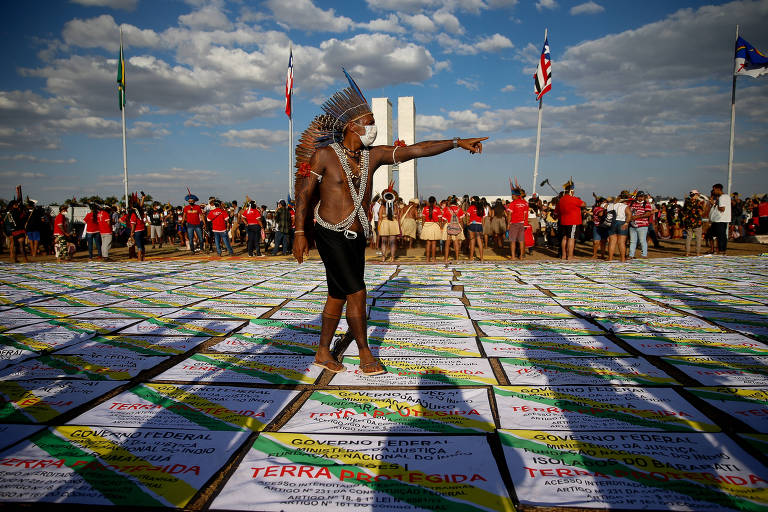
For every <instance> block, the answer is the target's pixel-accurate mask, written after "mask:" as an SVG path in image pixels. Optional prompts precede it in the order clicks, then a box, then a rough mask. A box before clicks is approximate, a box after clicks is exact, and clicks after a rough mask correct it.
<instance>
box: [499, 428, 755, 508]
mask: <svg viewBox="0 0 768 512" xmlns="http://www.w3.org/2000/svg"><path fill="white" fill-rule="evenodd" d="M499 438H500V440H501V444H502V447H503V449H504V456H505V458H506V460H507V467H508V468H509V472H510V475H511V477H512V481H513V483H514V486H515V492H516V494H517V497H518V499H519V500H520V502H521V503H523V504H526V505H535V506H538V507H558V506H567V507H586V508H605V509H612V510H614V509H633V510H696V511H712V512H720V511H723V510H751V511H758V510H766V508H768V481H767V480H768V474H766V473H767V472H766V469H765V467H764V466H763V465H762V464H760V463H759V462H757V461H756V460H755V459H754V458H752V457H751V456H750V455H749V454H748V453H747V452H745V451H744V450H743V449H742V448H740V447H739V446H738V445H737V444H736V443H735V442H734V441H732V440H731V439H730V438H729V437H728V436H727V435H726V434H721V433H716V434H709V433H671V432H664V433H656V432H621V431H619V432H617V431H612V432H547V431H541V430H500V431H499Z"/></svg>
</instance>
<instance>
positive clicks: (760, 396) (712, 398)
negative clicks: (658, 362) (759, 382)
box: [685, 387, 768, 434]
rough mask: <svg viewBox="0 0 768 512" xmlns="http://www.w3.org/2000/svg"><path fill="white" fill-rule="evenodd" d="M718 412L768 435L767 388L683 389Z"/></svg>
mask: <svg viewBox="0 0 768 512" xmlns="http://www.w3.org/2000/svg"><path fill="white" fill-rule="evenodd" d="M685 389H686V390H687V391H689V392H690V393H692V394H693V395H695V396H697V397H699V398H701V399H702V400H704V401H706V402H708V403H710V404H711V405H712V406H713V407H715V408H716V409H717V410H718V411H722V412H724V413H726V414H729V415H731V416H733V417H734V418H736V419H738V420H740V421H743V422H744V423H746V424H747V425H749V426H750V427H752V428H753V429H755V430H757V431H758V432H762V433H764V434H765V433H768V387H760V388H733V387H709V388H685Z"/></svg>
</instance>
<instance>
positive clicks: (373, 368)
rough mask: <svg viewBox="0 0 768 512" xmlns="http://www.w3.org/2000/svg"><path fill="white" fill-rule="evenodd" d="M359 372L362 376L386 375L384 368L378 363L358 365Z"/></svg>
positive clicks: (371, 362)
mask: <svg viewBox="0 0 768 512" xmlns="http://www.w3.org/2000/svg"><path fill="white" fill-rule="evenodd" d="M360 370H361V371H362V372H363V375H381V374H383V373H387V370H385V369H384V366H382V364H381V363H380V362H378V361H370V362H367V363H360Z"/></svg>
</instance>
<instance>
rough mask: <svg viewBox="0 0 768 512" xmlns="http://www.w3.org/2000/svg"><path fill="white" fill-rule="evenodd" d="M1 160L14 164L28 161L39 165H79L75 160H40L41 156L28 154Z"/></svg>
mask: <svg viewBox="0 0 768 512" xmlns="http://www.w3.org/2000/svg"><path fill="white" fill-rule="evenodd" d="M0 160H10V161H14V162H18V161H22V160H24V161H27V162H34V163H38V164H56V165H58V164H74V163H77V159H75V158H66V159H50V158H40V157H39V156H35V155H27V154H21V153H18V154H15V155H3V156H0Z"/></svg>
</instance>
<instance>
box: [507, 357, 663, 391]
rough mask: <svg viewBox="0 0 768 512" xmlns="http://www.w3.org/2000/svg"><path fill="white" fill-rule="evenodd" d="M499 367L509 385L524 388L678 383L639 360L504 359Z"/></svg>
mask: <svg viewBox="0 0 768 512" xmlns="http://www.w3.org/2000/svg"><path fill="white" fill-rule="evenodd" d="M499 362H501V367H502V368H503V370H504V373H505V374H506V375H507V379H509V383H510V384H511V385H513V386H514V385H526V386H534V385H535V386H563V385H569V384H573V385H584V386H606V385H618V384H624V385H637V386H670V385H675V384H678V382H677V381H676V380H675V379H673V378H672V377H670V376H669V375H667V374H666V373H665V372H663V371H662V370H660V369H658V368H656V367H655V366H653V365H652V364H651V363H649V362H648V361H646V360H645V359H641V358H638V357H578V358H570V359H564V358H549V359H538V358H533V357H520V358H514V357H504V358H500V359H499Z"/></svg>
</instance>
